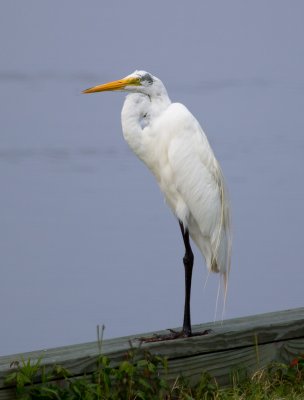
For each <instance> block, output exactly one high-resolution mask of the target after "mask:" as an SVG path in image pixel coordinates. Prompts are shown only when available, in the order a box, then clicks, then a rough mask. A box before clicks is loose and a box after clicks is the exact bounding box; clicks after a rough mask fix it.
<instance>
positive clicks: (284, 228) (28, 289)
mask: <svg viewBox="0 0 304 400" xmlns="http://www.w3.org/2000/svg"><path fill="white" fill-rule="evenodd" d="M303 12H304V3H303V2H302V1H300V0H298V1H297V0H294V1H292V2H286V1H283V0H268V1H267V2H265V1H262V0H256V1H254V2H244V1H242V0H231V1H229V2H226V1H216V2H214V1H211V0H204V1H200V2H199V1H192V2H191V1H190V2H185V1H173V0H169V1H166V2H164V1H160V0H154V1H153V2H143V1H139V0H138V1H137V0H135V1H129V2H121V1H117V0H112V1H111V2H106V1H101V0H90V1H87V2H83V1H80V0H73V1H72V0H66V1H58V0H52V1H50V0H45V1H39V0H27V1H26V2H25V1H21V0H19V1H18V0H11V1H6V2H5V1H3V2H1V5H0V49H1V63H0V127H1V130H0V183H1V195H0V246H1V280H0V304H1V310H2V312H1V315H2V323H1V329H0V354H1V355H4V354H9V353H18V352H23V351H29V350H36V349H42V348H48V347H54V346H62V345H68V344H74V343H80V342H86V341H94V340H96V325H97V324H105V325H106V330H105V338H111V337H115V336H123V335H129V334H137V333H142V332H148V331H155V330H159V329H165V328H173V327H177V326H180V325H181V323H182V316H183V301H184V274H183V264H182V256H183V243H182V238H181V235H180V231H179V227H178V224H177V222H176V220H175V218H174V216H173V215H172V214H171V213H170V210H169V208H168V207H167V206H166V205H165V204H164V201H163V197H162V195H161V194H160V191H159V189H158V187H157V184H156V182H155V181H154V178H153V176H152V175H151V173H150V172H149V171H148V170H147V169H146V167H145V166H144V165H143V164H142V163H141V162H140V161H139V160H137V159H136V157H135V156H134V155H133V154H132V153H131V151H130V150H129V149H128V147H127V145H126V143H125V142H124V140H123V137H122V133H121V126H120V111H121V107H122V104H123V101H124V94H122V93H103V94H99V95H91V96H84V95H81V94H80V92H81V90H83V89H85V88H87V87H89V86H93V85H96V84H100V83H103V82H106V81H109V80H114V79H119V78H121V77H124V76H126V75H128V74H129V73H131V72H133V71H134V70H135V69H144V70H147V71H149V72H151V73H152V74H153V75H156V76H158V77H159V78H160V79H162V81H163V82H164V83H165V85H166V87H167V90H168V92H169V95H170V97H171V99H172V101H179V102H182V103H184V104H185V105H186V106H187V107H188V108H189V109H190V110H191V112H192V113H193V114H194V115H195V116H196V118H197V119H198V120H199V122H200V123H201V125H202V127H203V129H204V130H205V132H206V133H207V136H208V138H209V141H210V143H211V145H212V147H213V149H214V152H215V154H216V156H217V158H218V159H219V161H220V163H221V166H222V169H223V171H224V174H225V176H226V180H227V184H228V187H229V191H230V197H231V203H232V209H233V232H234V246H233V262H232V272H231V278H230V287H229V294H228V301H227V307H226V313H225V318H232V317H239V316H244V315H251V314H256V313H263V312H268V311H275V310H282V309H288V308H292V307H299V306H303V256H302V250H303V245H304V240H303V225H304V216H303V214H304V213H303V204H304V190H303V167H304V157H303V151H304V137H303V127H304V120H303V100H304V79H303V71H304V51H303V37H304V24H303ZM195 257H196V258H195V269H194V276H193V291H192V322H193V323H194V324H196V323H201V322H207V321H213V318H214V312H215V303H216V294H217V287H218V276H217V275H214V276H210V277H209V278H208V282H207V285H206V288H205V289H204V284H205V282H206V279H207V272H206V268H205V265H204V263H203V260H202V257H201V255H200V254H199V253H198V252H197V251H196V252H195ZM210 325H211V327H212V322H211V324H210Z"/></svg>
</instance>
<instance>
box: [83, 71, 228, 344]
mask: <svg viewBox="0 0 304 400" xmlns="http://www.w3.org/2000/svg"><path fill="white" fill-rule="evenodd" d="M109 90H121V91H125V92H128V93H129V94H128V95H127V97H126V99H125V102H124V105H123V109H122V113H121V122H122V130H123V136H124V138H125V140H126V141H127V143H128V145H129V146H130V148H131V149H132V150H133V152H134V153H135V154H136V155H137V156H138V157H139V158H140V159H141V160H142V161H143V162H144V163H145V164H146V165H147V167H148V168H149V169H150V170H151V171H152V173H153V174H154V176H155V178H156V180H157V182H158V184H159V186H160V189H161V191H162V192H163V194H164V195H165V199H166V202H167V203H168V205H169V206H170V207H171V209H172V211H173V213H174V214H175V215H176V217H177V219H178V221H179V225H180V229H181V233H182V236H183V241H184V245H185V255H184V258H183V263H184V268H185V307H184V321H183V330H182V332H181V336H185V337H187V336H191V335H192V331H191V320H190V292H191V280H192V269H193V261H194V257H193V253H192V249H191V245H190V240H189V235H190V237H191V238H192V240H193V241H194V242H195V244H196V245H197V246H198V248H199V249H200V251H201V252H202V254H203V257H204V258H205V261H206V265H207V268H208V270H209V271H213V272H219V273H220V274H222V276H223V280H224V288H225V289H224V290H225V296H226V292H227V279H228V273H229V270H230V253H231V236H230V208H229V202H228V199H227V192H226V189H225V184H224V179H223V175H222V172H221V169H220V166H219V163H218V161H217V160H216V158H215V156H214V154H213V151H212V149H211V147H210V145H209V142H208V140H207V137H206V135H205V134H204V132H203V130H202V128H201V127H200V125H199V123H198V121H197V120H196V119H195V118H194V116H193V115H192V114H191V113H190V111H189V110H188V109H187V108H186V107H185V106H184V105H182V104H180V103H171V101H170V99H169V96H168V94H167V91H166V88H165V86H164V85H163V83H162V82H161V81H160V80H159V79H158V78H156V77H155V76H152V75H151V74H150V73H148V72H146V71H135V72H134V73H132V74H130V75H128V76H127V77H125V78H123V79H120V80H117V81H113V82H109V83H105V84H103V85H98V86H94V87H92V88H89V89H86V90H84V91H83V93H96V92H103V91H109Z"/></svg>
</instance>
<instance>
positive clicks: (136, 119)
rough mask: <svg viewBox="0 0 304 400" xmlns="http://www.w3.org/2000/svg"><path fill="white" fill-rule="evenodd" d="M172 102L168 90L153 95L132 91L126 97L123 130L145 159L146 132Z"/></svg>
mask: <svg viewBox="0 0 304 400" xmlns="http://www.w3.org/2000/svg"><path fill="white" fill-rule="evenodd" d="M170 103H171V101H170V99H169V97H168V95H167V93H166V92H165V93H162V94H161V95H160V96H157V95H155V96H153V97H152V96H148V95H145V94H141V93H131V94H129V95H128V96H127V97H126V100H125V102H124V105H123V109H122V112H121V122H122V131H123V135H124V138H125V140H126V142H127V143H128V145H129V147H130V148H131V149H132V150H133V151H134V153H135V154H136V155H137V156H138V157H139V158H141V159H143V160H144V152H145V148H144V136H145V134H148V132H149V127H150V126H151V125H152V124H153V123H155V121H156V120H157V119H158V118H159V117H160V116H161V114H162V113H163V111H164V110H166V108H167V107H168V106H169V105H170Z"/></svg>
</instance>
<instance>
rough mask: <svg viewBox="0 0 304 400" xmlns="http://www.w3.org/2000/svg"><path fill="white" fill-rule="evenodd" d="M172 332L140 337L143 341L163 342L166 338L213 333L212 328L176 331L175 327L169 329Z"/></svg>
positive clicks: (182, 337) (173, 338) (181, 337)
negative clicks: (196, 330) (195, 330)
mask: <svg viewBox="0 0 304 400" xmlns="http://www.w3.org/2000/svg"><path fill="white" fill-rule="evenodd" d="M167 330H168V331H169V332H170V333H168V334H162V335H160V334H157V333H155V334H154V335H153V336H151V337H141V338H138V339H139V340H140V341H141V342H142V343H154V342H162V341H165V340H175V339H184V338H187V337H193V336H204V335H207V334H208V333H211V332H212V330H211V329H206V330H204V331H202V332H194V333H193V332H192V333H191V332H185V331H183V330H182V331H179V332H177V331H174V330H173V329H167Z"/></svg>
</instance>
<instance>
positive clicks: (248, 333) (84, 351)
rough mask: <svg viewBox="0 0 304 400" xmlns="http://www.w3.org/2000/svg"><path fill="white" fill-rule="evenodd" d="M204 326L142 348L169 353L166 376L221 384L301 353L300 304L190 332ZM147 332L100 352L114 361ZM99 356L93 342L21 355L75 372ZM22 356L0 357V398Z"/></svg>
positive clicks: (303, 319)
mask: <svg viewBox="0 0 304 400" xmlns="http://www.w3.org/2000/svg"><path fill="white" fill-rule="evenodd" d="M208 328H211V329H212V333H210V334H208V335H205V336H196V337H192V338H187V339H178V340H172V341H165V342H152V343H144V344H142V347H143V348H145V349H147V350H149V351H151V352H152V353H154V354H159V355H162V356H166V357H168V360H169V371H170V372H169V376H168V378H170V379H175V377H176V376H178V375H180V374H182V375H184V376H186V377H188V378H190V380H191V381H192V382H193V383H194V382H196V381H197V380H198V379H199V377H200V375H201V373H202V371H208V372H210V373H211V374H212V375H213V376H215V377H216V378H217V379H218V381H219V383H222V384H226V383H227V382H228V379H229V374H230V373H231V371H232V370H235V369H237V368H241V367H245V368H246V369H247V370H248V371H249V372H250V371H253V370H254V369H256V368H257V367H259V366H260V367H262V366H264V365H266V364H267V363H269V362H270V361H272V360H280V361H288V360H290V359H292V358H294V357H295V356H296V355H298V354H300V353H303V351H304V308H299V309H293V310H286V311H279V312H274V313H267V314H261V315H255V316H249V317H243V318H235V319H231V320H227V321H224V322H223V323H221V322H217V323H212V324H202V325H197V326H195V327H194V331H203V330H205V329H208ZM158 333H164V332H158ZM151 335H152V334H151V333H148V334H142V335H136V336H128V337H123V338H117V339H110V340H105V341H104V342H103V343H102V353H103V354H105V355H107V356H108V357H109V358H110V359H111V360H112V363H113V365H116V364H118V363H119V362H120V361H121V359H122V358H123V356H124V354H125V352H126V351H127V350H129V349H130V342H131V343H132V346H139V345H140V341H139V340H138V338H140V337H149V336H151ZM257 343H258V348H257V346H256V344H257ZM257 351H258V357H257ZM98 356H99V347H98V343H97V342H92V343H84V344H80V345H72V346H66V347H59V348H55V349H47V350H41V351H34V352H29V353H24V354H22V357H23V358H24V359H29V358H30V359H31V360H32V361H33V362H34V361H35V360H37V359H38V358H40V357H42V364H43V365H45V366H50V367H51V366H53V365H54V364H60V365H62V366H64V367H65V368H67V369H68V370H69V371H70V372H71V373H72V375H75V376H76V375H80V374H83V373H86V374H89V373H90V372H92V371H94V369H95V368H96V360H97V357H98ZM20 357H21V355H20V354H15V355H12V356H5V357H0V399H4V398H6V399H13V398H14V397H12V396H13V395H12V392H11V391H10V390H9V389H4V378H5V376H6V375H7V373H8V372H9V370H10V364H11V363H12V362H13V361H15V360H20ZM3 396H7V397H3Z"/></svg>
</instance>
